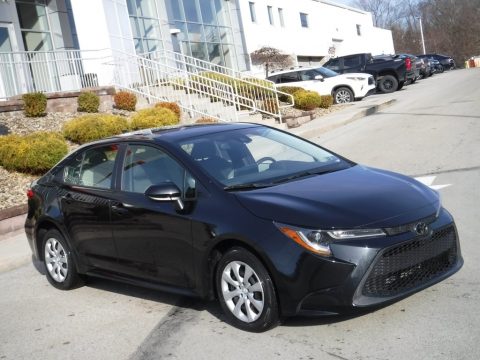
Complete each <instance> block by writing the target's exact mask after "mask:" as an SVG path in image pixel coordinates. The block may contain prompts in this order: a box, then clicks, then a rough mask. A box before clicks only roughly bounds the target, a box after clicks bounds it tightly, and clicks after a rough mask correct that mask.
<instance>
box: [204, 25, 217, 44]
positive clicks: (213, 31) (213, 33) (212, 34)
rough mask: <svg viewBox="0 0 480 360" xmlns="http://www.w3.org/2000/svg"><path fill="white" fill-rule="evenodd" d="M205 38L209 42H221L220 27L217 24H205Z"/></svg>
mask: <svg viewBox="0 0 480 360" xmlns="http://www.w3.org/2000/svg"><path fill="white" fill-rule="evenodd" d="M204 29H205V40H206V41H207V42H220V35H219V33H218V27H216V26H204Z"/></svg>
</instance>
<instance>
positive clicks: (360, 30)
mask: <svg viewBox="0 0 480 360" xmlns="http://www.w3.org/2000/svg"><path fill="white" fill-rule="evenodd" d="M357 35H358V36H362V25H359V24H357Z"/></svg>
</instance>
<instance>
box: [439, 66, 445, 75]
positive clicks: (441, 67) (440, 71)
mask: <svg viewBox="0 0 480 360" xmlns="http://www.w3.org/2000/svg"><path fill="white" fill-rule="evenodd" d="M444 71H445V68H444V67H443V66H442V65H440V67H439V68H438V72H439V73H440V74H441V73H443V72H444Z"/></svg>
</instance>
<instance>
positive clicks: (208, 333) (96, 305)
mask: <svg viewBox="0 0 480 360" xmlns="http://www.w3.org/2000/svg"><path fill="white" fill-rule="evenodd" d="M479 83H480V69H471V70H456V71H451V72H446V73H444V74H441V75H435V76H433V77H432V78H430V79H426V80H421V81H419V82H418V83H417V84H414V85H411V86H407V87H406V88H405V89H404V90H402V91H400V92H397V93H395V94H394V95H393V97H394V98H395V99H396V101H395V103H394V104H393V105H392V106H390V107H388V108H385V109H382V110H381V111H379V112H378V113H377V114H375V115H372V116H369V117H365V118H362V119H359V120H357V121H355V122H352V123H350V124H348V125H345V126H342V127H339V128H337V129H335V130H332V131H329V132H327V133H325V134H323V135H322V136H320V137H318V138H315V139H313V140H314V141H315V142H318V143H319V144H321V145H323V146H325V147H327V148H329V149H331V150H333V151H335V152H338V153H340V154H342V155H344V156H346V157H348V158H350V159H352V160H354V161H357V162H359V163H362V164H365V165H369V166H374V167H381V168H387V169H389V170H393V171H397V172H401V173H404V174H407V175H411V176H415V177H422V178H423V179H422V180H423V181H425V182H427V183H429V184H430V185H432V186H437V188H440V185H444V186H443V187H441V188H440V190H439V191H440V193H441V195H442V199H443V203H444V206H445V207H446V208H447V209H448V210H449V211H450V212H451V213H452V214H453V216H454V217H455V219H456V222H457V226H458V231H459V235H460V241H461V246H462V252H463V255H464V259H465V265H464V267H463V268H462V269H461V270H460V272H458V273H457V274H455V275H454V276H452V277H451V278H449V279H447V280H446V281H443V282H441V283H439V284H437V285H435V286H432V287H430V288H428V289H426V290H424V291H422V292H420V293H417V294H415V295H413V296H410V297H408V298H406V299H404V300H402V301H399V302H397V303H395V304H393V305H390V306H388V307H384V308H382V309H379V310H377V311H374V312H369V313H365V314H362V315H358V316H354V317H329V318H299V317H297V318H292V319H287V320H285V321H284V323H283V324H282V325H280V326H278V327H276V328H274V329H272V330H270V331H268V332H266V333H262V334H253V333H247V332H243V331H240V330H237V329H235V328H233V327H231V326H230V325H228V324H227V323H225V322H224V318H223V315H222V313H221V310H220V308H219V306H217V304H216V303H206V302H202V301H198V300H195V299H188V298H184V297H180V296H175V295H170V294H165V293H160V292H156V291H152V290H148V289H142V288H137V287H133V286H128V285H124V284H118V283H114V282H111V281H105V280H100V279H91V280H89V282H88V283H87V286H84V287H81V288H78V289H75V290H73V291H68V292H64V291H59V290H56V289H54V288H53V287H52V286H50V285H49V284H48V282H47V280H46V279H45V278H44V277H42V276H41V275H40V274H39V272H38V271H37V269H36V268H35V267H34V266H33V265H32V264H31V263H28V264H26V265H23V266H20V267H17V268H15V269H9V270H8V271H4V272H2V273H0V287H1V289H2V290H1V292H0V320H1V321H0V323H1V326H0V359H47V358H48V359H60V358H61V359H64V358H68V359H163V358H168V359H217V358H222V359H277V358H278V359H333V360H334V359H348V360H353V359H359V360H360V359H409V360H414V359H419V360H420V359H422V360H424V359H478V354H480V330H479V325H478V324H480V312H479V311H478V305H480V279H479V277H478V274H479V273H480V265H479V262H478V261H477V259H478V258H479V257H480V244H479V242H478V239H477V237H478V236H477V234H478V233H479V232H480V225H479V222H478V204H479V202H480V186H479V184H480V146H479V144H480V88H479V87H478V84H479ZM375 96H376V97H377V96H382V95H375ZM367 101H371V100H369V99H367ZM357 105H359V106H361V105H362V103H359V104H357ZM357 105H355V106H357ZM17 236H19V237H22V236H23V235H22V234H18V235H17Z"/></svg>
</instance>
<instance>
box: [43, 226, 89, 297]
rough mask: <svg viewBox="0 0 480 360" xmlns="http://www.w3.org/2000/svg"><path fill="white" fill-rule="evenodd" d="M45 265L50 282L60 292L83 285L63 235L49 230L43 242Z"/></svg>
mask: <svg viewBox="0 0 480 360" xmlns="http://www.w3.org/2000/svg"><path fill="white" fill-rule="evenodd" d="M42 251H43V263H44V264H45V270H46V276H47V280H48V282H49V283H50V284H51V285H53V286H54V287H56V288H57V289H60V290H70V289H74V288H77V287H78V286H80V285H81V284H82V280H81V278H80V276H79V275H78V273H77V267H76V264H75V260H74V258H73V256H72V252H71V251H70V248H69V247H68V244H67V242H66V241H65V239H64V237H63V236H62V234H60V232H59V231H57V230H49V231H48V232H47V233H46V234H45V236H44V237H43V242H42Z"/></svg>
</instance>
